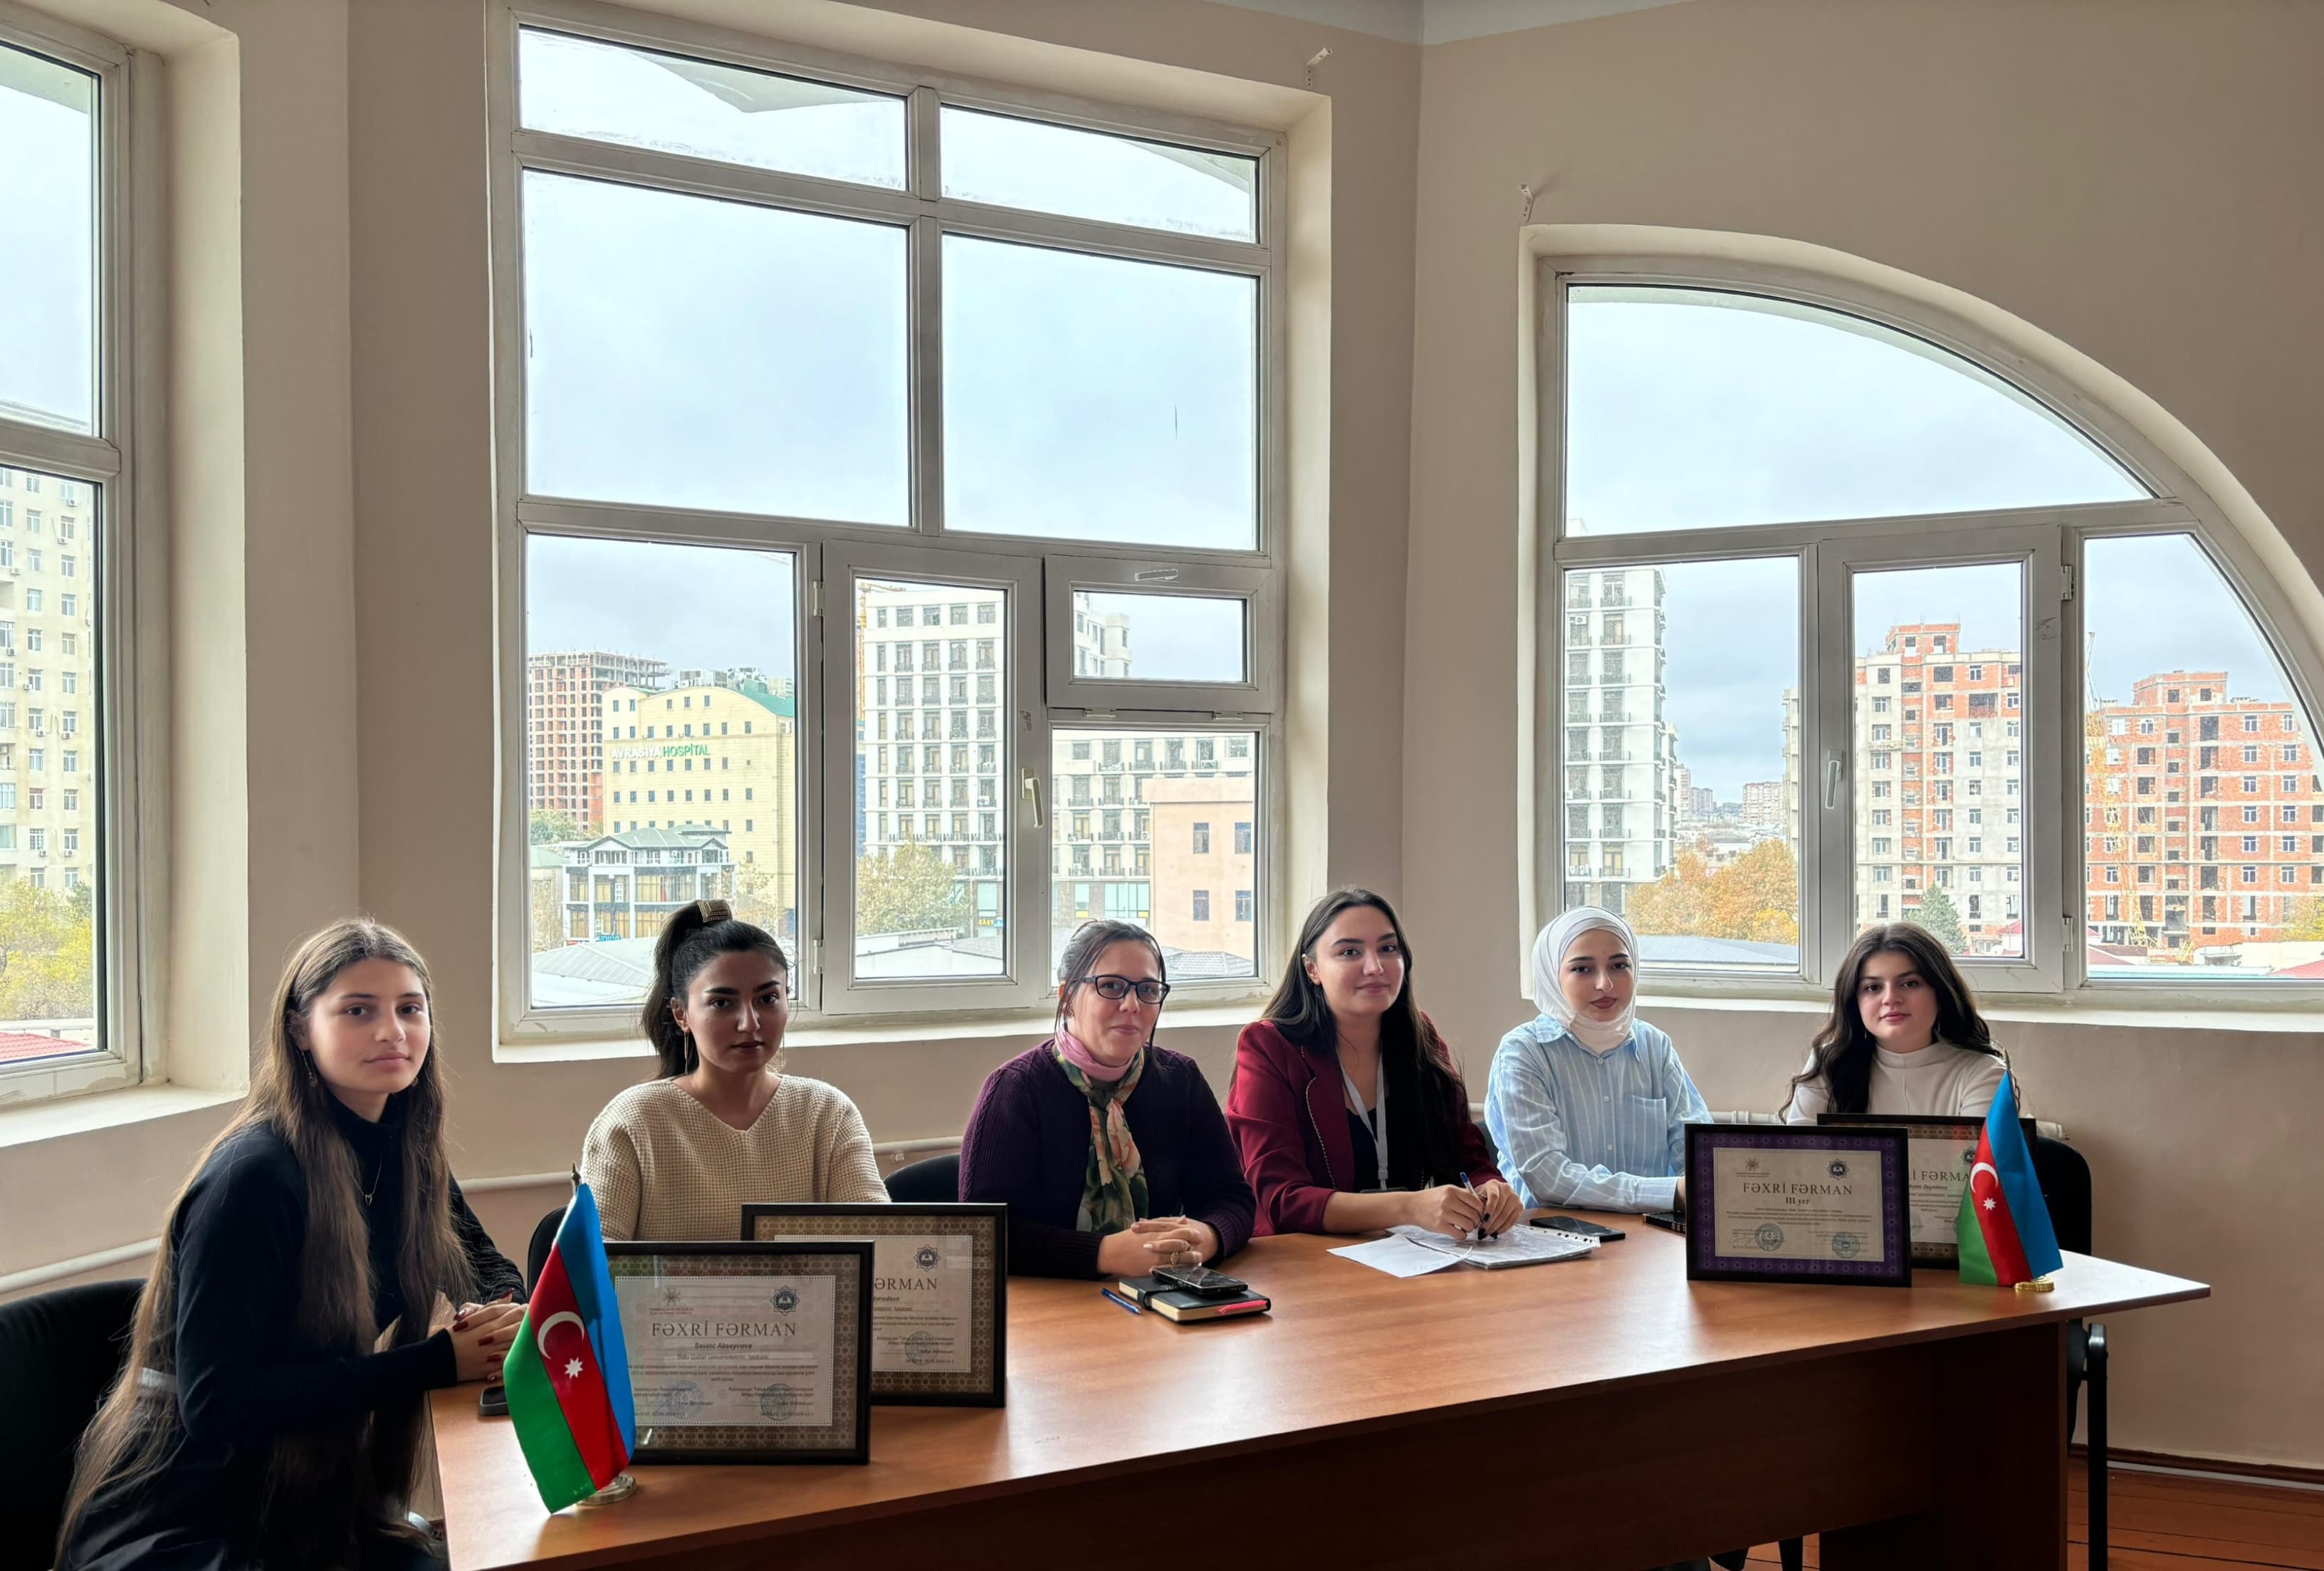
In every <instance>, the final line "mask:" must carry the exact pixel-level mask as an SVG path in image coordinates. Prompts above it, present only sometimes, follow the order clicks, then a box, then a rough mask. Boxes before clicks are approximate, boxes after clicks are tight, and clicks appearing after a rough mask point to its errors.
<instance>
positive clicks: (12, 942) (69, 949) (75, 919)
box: [0, 878, 97, 1021]
mask: <svg viewBox="0 0 2324 1571" xmlns="http://www.w3.org/2000/svg"><path fill="white" fill-rule="evenodd" d="M94 918H95V904H94V900H93V898H89V897H79V896H78V892H75V893H74V894H59V893H57V892H54V891H51V890H45V889H34V888H33V887H32V885H31V884H30V883H26V882H25V881H24V880H23V879H21V878H18V879H10V880H8V881H7V882H6V883H0V1020H11V1021H25V1020H72V1019H77V1018H78V1017H80V1016H83V1015H88V1014H93V1013H95V1012H96V1011H97V924H96V921H95V919H94Z"/></svg>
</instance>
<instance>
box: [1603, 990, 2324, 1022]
mask: <svg viewBox="0 0 2324 1571" xmlns="http://www.w3.org/2000/svg"><path fill="white" fill-rule="evenodd" d="M2226 991H2227V990H2226V989H2225V988H2221V989H2216V990H2198V989H2190V988H2170V989H2167V990H2166V989H2164V988H2159V987H2158V988H2154V989H2153V990H2149V989H2145V988H2137V987H2096V988H2085V989H2082V990H2080V991H2079V992H2077V993H2070V994H2066V995H2064V996H2061V997H2048V996H2040V997H2035V996H2028V995H2026V994H2024V993H1985V994H1983V995H1981V996H1980V997H1979V998H1978V1012H1979V1013H1981V1014H1983V1015H1984V1016H1985V1018H1986V1019H1987V1020H1988V1021H1997V1022H2001V1023H2007V1024H2021V1025H2076V1026H2114V1027H2122V1028H2128V1029H2132V1030H2193V1029H2201V1030H2217V1031H2250V1032H2255V1033H2262V1034H2281V1035H2285V1036H2292V1035H2309V1034H2314V1033H2318V1032H2324V1003H2319V1001H2318V1000H2317V999H2316V998H2315V997H2314V995H2313V994H2312V993H2308V992H2307V990H2305V989H2302V990H2301V992H2300V993H2297V994H2290V995H2287V994H2285V993H2278V994H2277V995H2276V996H2275V997H2273V998H2255V997H2247V996H2246V997H2236V996H2233V995H2229V996H2225V997H2223V996H2221V994H2222V993H2225V992H2226ZM1707 1009H1715V1010H1719V1011H1721V1012H1742V1013H1767V1014H1798V1015H1821V1014H1825V1013H1827V1012H1830V1010H1831V991H1830V990H1829V989H1827V988H1821V987H1807V986H1804V985H1803V984H1796V983H1795V984H1791V985H1789V986H1786V985H1784V984H1781V983H1773V982H1757V983H1746V982H1737V981H1730V980H1725V979H1721V980H1718V981H1712V980H1711V979H1708V978H1703V979H1699V980H1698V979H1694V978H1674V979H1668V980H1667V981H1666V982H1665V985H1664V986H1662V987H1660V988H1657V989H1655V990H1654V991H1651V992H1647V993H1641V994H1640V995H1639V998H1638V1012H1639V1013H1640V1014H1642V1015H1644V1016H1646V1018H1647V1019H1649V1020H1651V1019H1652V1018H1653V1017H1654V1014H1655V1011H1656V1010H1707Z"/></svg>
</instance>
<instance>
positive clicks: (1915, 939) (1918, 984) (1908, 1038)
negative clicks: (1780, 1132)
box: [1784, 922, 2008, 1123]
mask: <svg viewBox="0 0 2324 1571" xmlns="http://www.w3.org/2000/svg"><path fill="white" fill-rule="evenodd" d="M2007 1067H2008V1064H2007V1063H2006V1060H2004V1058H2002V1056H2001V1049H1999V1048H1997V1047H1995V1046H1994V1045H1993V1033H1992V1032H1991V1031H1990V1030H1987V1029H1986V1024H1985V1021H1984V1020H1983V1018H1982V1017H1980V1016H1979V1015H1978V1012H1977V1000H1976V998H1975V997H1974V996H1973V995H1972V994H1971V993H1970V992H1969V984H1968V983H1967V982H1965V981H1964V980H1962V978H1961V974H1960V967H1958V966H1955V965H1954V964H1953V963H1952V959H1951V957H1950V956H1948V955H1947V954H1946V953H1945V952H1944V949H1943V948H1942V947H1941V946H1940V945H1939V944H1938V943H1937V941H1936V940H1935V939H1934V938H1931V937H1929V935H1928V934H1927V933H1925V932H1923V930H1922V929H1919V928H1916V927H1914V926H1913V925H1912V924H1911V923H1909V922H1882V923H1879V924H1877V925H1876V926H1873V927H1869V928H1867V929H1864V931H1863V932H1862V933H1861V934H1859V935H1858V937H1857V940H1856V942H1855V944H1854V945H1853V946H1852V947H1850V948H1849V951H1848V957H1847V958H1846V959H1845V960H1844V961H1842V962H1841V963H1840V975H1839V976H1838V978H1837V979H1836V980H1835V982H1834V984H1833V986H1832V994H1831V1020H1830V1021H1828V1022H1826V1024H1825V1026H1824V1028H1823V1030H1821V1031H1819V1032H1818V1033H1816V1039H1815V1042H1814V1045H1813V1048H1812V1050H1811V1052H1810V1054H1809V1057H1808V1063H1807V1067H1806V1068H1804V1069H1803V1070H1801V1071H1800V1072H1799V1074H1798V1075H1797V1076H1795V1077H1794V1078H1793V1080H1792V1099H1791V1102H1790V1104H1788V1105H1787V1106H1785V1107H1784V1123H1814V1122H1815V1121H1816V1115H1817V1114H1820V1113H1878V1114H1889V1115H1893V1116H1896V1117H1906V1116H1914V1115H1918V1116H1923V1117H1926V1116H1937V1117H1964V1118H1982V1117H1984V1116H1985V1112H1986V1109H1987V1108H1988V1107H1990V1106H1992V1105H1993V1096H1994V1093H1995V1092H1996V1091H1997V1090H1998V1089H2000V1086H2001V1077H2002V1073H2003V1071H2004V1070H2006V1068H2007Z"/></svg>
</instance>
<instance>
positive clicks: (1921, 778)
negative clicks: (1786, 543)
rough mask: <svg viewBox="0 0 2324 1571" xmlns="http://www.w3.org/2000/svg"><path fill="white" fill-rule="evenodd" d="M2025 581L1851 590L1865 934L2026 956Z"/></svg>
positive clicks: (1945, 571) (1956, 578)
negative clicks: (1897, 932)
mask: <svg viewBox="0 0 2324 1571" xmlns="http://www.w3.org/2000/svg"><path fill="white" fill-rule="evenodd" d="M1854 595H1855V617H1856V623H1855V625H1856V725H1855V729H1856V740H1855V768H1854V770H1853V771H1852V774H1853V777H1854V779H1855V781H1856V792H1855V797H1856V824H1855V836H1856V840H1855V845H1856V858H1855V861H1856V920H1857V924H1858V926H1859V927H1861V926H1864V925H1865V924H1867V923H1870V922H1883V921H1896V920H1903V921H1908V922H1917V923H1919V924H1920V925H1921V926H1922V927H1923V928H1925V929H1928V930H1929V933H1930V935H1931V936H1932V937H1933V938H1937V939H1939V940H1940V941H1941V942H1942V943H1943V944H1944V946H1945V947H1946V948H1947V949H1948V950H1949V951H1950V952H1951V953H1953V954H1955V955H1965V956H1969V957H1971V958H1972V959H1974V958H1978V957H1990V958H1997V959H2013V960H2016V959H2024V957H2025V953H2026V951H2025V923H2024V894H2025V885H2024V879H2025V854H2024V844H2025V824H2024V808H2025V800H2024V779H2025V770H2024V763H2023V760H2024V746H2025V744H2024V722H2025V708H2024V694H2025V668H2024V656H2023V654H2022V651H2023V650H2024V647H2025V645H2024V625H2025V624H2024V599H2025V596H2024V569H2023V568H2021V567H2019V566H2018V565H2017V564H2015V563H1995V564H1991V565H1986V566H1978V567H1967V568H1909V569H1905V570H1902V571H1893V572H1859V573H1858V574H1856V575H1855V579H1854ZM1795 751H1796V750H1795Z"/></svg>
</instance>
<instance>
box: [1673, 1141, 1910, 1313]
mask: <svg viewBox="0 0 2324 1571" xmlns="http://www.w3.org/2000/svg"><path fill="white" fill-rule="evenodd" d="M1908 1149H1909V1142H1908V1137H1907V1136H1906V1134H1905V1132H1904V1130H1903V1129H1901V1128H1878V1129H1867V1128H1853V1129H1842V1128H1825V1127H1809V1126H1804V1125H1785V1126H1781V1127H1778V1126H1775V1125H1770V1124H1752V1123H1740V1124H1738V1123H1690V1124H1688V1125H1687V1126H1686V1213H1687V1221H1686V1275H1687V1280H1689V1281H1730V1282H1827V1283H1830V1284H1831V1285H1833V1286H1836V1287H1880V1288H1909V1287H1911V1286H1912V1285H1913V1246H1912V1224H1911V1221H1910V1214H1909V1211H1908V1209H1907V1197H1908V1194H1909V1191H1910V1187H1911V1185H1910V1183H1909V1164H1908V1163H1907V1161H1906V1153H1907V1151H1908Z"/></svg>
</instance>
